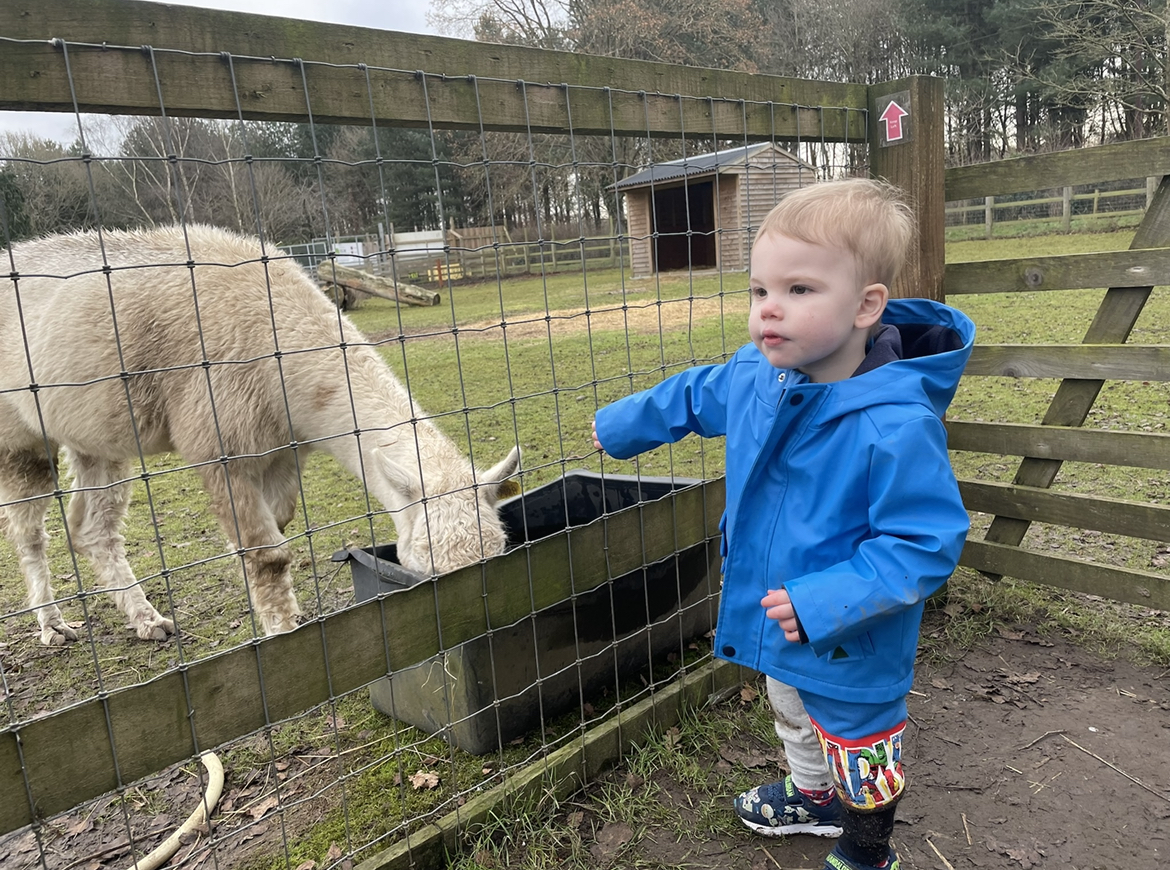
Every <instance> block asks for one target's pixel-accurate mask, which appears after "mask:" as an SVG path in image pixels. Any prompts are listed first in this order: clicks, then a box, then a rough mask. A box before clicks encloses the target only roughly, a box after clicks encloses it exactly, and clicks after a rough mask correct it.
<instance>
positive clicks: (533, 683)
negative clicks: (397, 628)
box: [333, 471, 719, 754]
mask: <svg viewBox="0 0 1170 870" xmlns="http://www.w3.org/2000/svg"><path fill="white" fill-rule="evenodd" d="M698 483H700V481H698V480H692V479H689V478H669V477H640V478H639V477H634V476H629V475H613V474H607V475H605V477H604V478H603V477H602V476H601V475H600V474H597V473H595V472H590V471H572V472H569V473H568V474H566V475H564V477H562V478H561V479H560V480H557V481H554V482H552V483H549V484H546V485H544V486H541V487H538V488H536V489H532V490H529V491H527V492H525V493H524V494H523V495H519V496H516V497H514V498H511V499H508V500H506V501H503V502H501V503H500V515H501V517H502V519H503V522H504V527H505V529H507V532H508V538H509V546H510V547H515V546H519V545H522V544H524V543H530V542H535V541H539V540H541V539H542V538H546V537H548V536H550V535H554V534H557V533H559V532H563V531H564V530H566V529H568V528H574V527H578V526H584V525H587V524H588V523H592V522H596V521H598V520H599V519H600V518H601V516H602V514H603V513H611V514H612V513H614V512H616V511H620V510H622V509H624V508H629V507H633V506H634V505H637V504H639V503H640V502H645V501H654V500H656V499H660V498H663V497H664V496H667V495H669V494H670V493H671V492H673V491H675V490H678V489H683V488H685V487H689V486H692V485H695V484H698ZM637 521H638V519H637V515H636V514H634V515H632V516H631V517H630V522H637ZM396 556H397V553H396V547H395V545H394V544H388V545H385V546H381V547H378V548H376V550H375V549H373V548H368V547H367V548H365V549H360V550H356V549H349V550H341V551H339V552H337V553H335V554H334V555H333V560H334V561H339V562H340V561H344V562H348V563H349V566H350V570H351V573H352V575H353V584H354V592H355V597H356V599H357V601H358V602H362V601H367V600H369V599H371V598H374V597H375V596H378V595H385V594H393V593H394V592H396V591H399V590H402V589H405V588H409V587H410V586H413V585H415V584H417V583H420V582H423V581H424V580H425V579H426V578H424V577H422V576H420V575H418V574H415V573H413V572H411V571H408V570H406V569H405V568H403V567H402V566H401V565H399V564H398V563H397V561H396ZM597 558H598V559H603V558H604V555H603V554H602V553H598V554H597ZM565 570H566V571H567V570H568V565H566V566H565ZM436 582H439V583H442V578H439V579H438V580H437V581H436ZM516 582H517V583H520V584H524V585H525V586H527V584H528V582H529V579H528V577H527V576H526V575H525V576H517V578H516ZM718 589H719V547H718V542H717V541H710V542H706V543H700V544H697V545H694V546H692V547H689V548H688V549H685V550H683V551H681V552H678V553H675V554H674V555H672V556H670V557H668V558H666V559H664V560H662V561H660V562H656V563H654V564H652V565H647V566H645V567H644V568H640V569H638V570H635V571H631V572H630V573H628V574H624V575H622V576H620V577H616V578H614V579H613V580H611V581H610V582H608V583H604V584H602V585H601V586H599V587H598V588H596V589H593V590H591V591H589V592H586V593H583V594H579V595H577V596H576V597H575V598H574V599H569V600H565V601H563V602H561V603H559V604H556V605H553V606H552V607H548V608H544V609H542V610H540V611H539V612H538V613H536V614H534V615H530V616H528V617H526V618H525V619H522V620H520V621H519V622H517V623H515V624H513V625H510V626H507V627H504V628H496V629H495V630H494V631H493V632H492V636H491V638H490V639H489V638H488V637H480V638H476V639H474V640H471V641H468V642H467V643H464V644H461V645H459V646H457V647H455V648H454V649H452V650H449V651H447V652H446V653H445V654H444V655H439V656H435V657H434V658H432V659H429V660H428V661H426V662H423V663H422V664H419V665H417V666H415V667H412V668H407V669H405V670H402V671H399V672H397V673H395V674H394V675H393V676H391V677H386V678H384V679H382V680H379V681H377V682H376V683H374V684H372V685H371V686H370V697H371V700H372V702H373V704H374V706H375V708H377V709H378V710H379V711H381V712H383V713H385V714H387V715H390V716H393V717H394V718H396V719H399V720H401V721H404V722H408V723H410V724H411V725H414V726H415V727H417V728H420V729H422V730H424V731H427V732H428V733H431V734H436V733H442V734H443V735H444V737H446V739H448V740H449V741H451V742H452V743H453V744H454V745H456V746H458V747H460V748H461V749H464V750H466V751H468V752H472V753H475V754H484V753H487V752H491V751H493V750H495V749H497V747H499V746H500V745H502V744H505V743H507V742H509V741H510V740H512V739H514V738H516V737H519V736H522V735H523V734H525V733H527V732H528V731H529V730H531V729H532V728H534V727H536V726H538V725H539V723H540V721H541V719H542V717H543V719H544V720H546V721H548V720H550V719H552V718H555V717H557V716H559V715H561V714H563V713H565V712H567V711H569V710H572V709H577V708H579V706H580V704H581V702H582V700H585V701H588V700H589V699H590V698H596V697H598V696H599V695H601V693H603V692H605V691H606V690H608V693H609V695H610V696H611V697H612V696H613V694H614V691H615V689H616V683H617V682H618V681H619V680H626V679H629V678H631V677H634V676H636V675H637V674H639V673H647V672H648V670H649V667H650V664H651V662H652V661H658V660H660V659H661V658H662V657H664V656H665V655H666V654H667V653H669V652H678V651H679V650H680V645H681V644H685V643H687V642H688V641H690V640H691V639H693V638H695V637H699V636H701V635H703V634H706V633H707V632H708V631H710V629H711V628H713V627H714V621H715V612H716V609H717V600H715V596H716V595H717V593H718ZM391 603H392V602H390V601H388V602H387V604H388V605H390V604H391Z"/></svg>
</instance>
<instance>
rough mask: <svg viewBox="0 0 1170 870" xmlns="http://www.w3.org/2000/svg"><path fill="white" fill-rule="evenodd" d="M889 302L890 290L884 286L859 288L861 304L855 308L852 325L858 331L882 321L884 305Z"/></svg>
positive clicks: (875, 285) (876, 285) (870, 285)
mask: <svg viewBox="0 0 1170 870" xmlns="http://www.w3.org/2000/svg"><path fill="white" fill-rule="evenodd" d="M889 300H890V288H889V287H887V286H886V285H885V284H867V285H866V286H865V287H863V288H861V303H860V304H859V305H858V306H857V318H856V319H855V320H854V321H853V325H854V326H855V327H857V328H858V329H869V328H870V327H871V326H873V325H874V324H875V323H877V322H878V321H879V320H881V319H882V312H883V311H885V310H886V303H887V302H888V301H889Z"/></svg>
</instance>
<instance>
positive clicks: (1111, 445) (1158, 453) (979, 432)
mask: <svg viewBox="0 0 1170 870" xmlns="http://www.w3.org/2000/svg"><path fill="white" fill-rule="evenodd" d="M947 445H948V446H949V447H950V448H951V449H952V450H964V451H970V452H972V453H995V454H999V455H1003V456H1033V457H1036V458H1037V459H1059V460H1061V461H1064V462H1099V463H1102V464H1105V465H1123V466H1128V467H1132V468H1160V469H1170V435H1159V434H1156V433H1151V432H1115V431H1108V430H1103V429H1082V428H1079V427H1074V426H1028V425H1024V424H1021V423H969V422H965V421H962V420H947ZM1167 534H1168V535H1170V532H1168V533H1167Z"/></svg>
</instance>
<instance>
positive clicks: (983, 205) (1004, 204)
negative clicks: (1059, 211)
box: [947, 187, 1146, 224]
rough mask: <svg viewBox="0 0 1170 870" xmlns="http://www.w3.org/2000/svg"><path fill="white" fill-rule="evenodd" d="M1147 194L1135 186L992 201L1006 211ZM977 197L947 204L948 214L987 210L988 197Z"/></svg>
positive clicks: (1102, 214) (1105, 214) (1120, 211)
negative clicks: (958, 203)
mask: <svg viewBox="0 0 1170 870" xmlns="http://www.w3.org/2000/svg"><path fill="white" fill-rule="evenodd" d="M1145 195H1146V188H1144V187H1133V188H1130V189H1128V190H1095V191H1093V192H1092V193H1074V194H1071V195H1070V196H1069V197H1068V199H1067V200H1066V199H1065V198H1064V196H1039V197H1036V198H1034V199H1005V200H995V199H994V197H993V198H992V202H991V207H992V208H993V209H995V210H996V211H1006V210H1007V209H1012V208H1027V207H1029V206H1033V205H1056V204H1057V203H1060V204H1061V205H1063V204H1064V203H1065V202H1069V203H1073V202H1093V203H1094V204H1096V203H1098V202H1100V201H1102V200H1106V201H1107V200H1110V199H1121V198H1123V197H1135V196H1145ZM975 199H976V200H977V201H976V202H975V203H974V204H973V205H951V206H947V214H948V215H951V214H966V213H967V212H972V211H977V212H985V211H986V210H987V206H988V203H987V202H986V199H987V197H976V198H975ZM980 199H982V200H983V201H978V200H980ZM1130 211H1132V210H1131V209H1118V210H1117V211H1103V212H1098V211H1097V210H1096V209H1094V210H1093V212H1091V213H1086V214H1079V215H1077V217H1079V218H1081V217H1094V216H1096V217H1108V216H1109V215H1114V214H1129V213H1130ZM1141 211H1145V209H1144V208H1143V209H1141ZM1044 217H1046V218H1051V217H1053V216H1052V215H1045V216H1044ZM1060 217H1061V216H1060V215H1056V216H1055V219H1056V220H1060ZM1039 219H1040V218H1036V220H1039ZM996 223H997V224H999V223H1014V221H996Z"/></svg>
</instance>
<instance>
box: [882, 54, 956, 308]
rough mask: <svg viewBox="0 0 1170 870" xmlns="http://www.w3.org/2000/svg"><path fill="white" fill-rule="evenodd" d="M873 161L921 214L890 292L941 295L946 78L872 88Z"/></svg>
mask: <svg viewBox="0 0 1170 870" xmlns="http://www.w3.org/2000/svg"><path fill="white" fill-rule="evenodd" d="M869 141H870V152H869V166H870V174H871V175H873V176H874V177H875V178H884V179H885V180H886V181H889V182H890V183H891V184H895V185H897V186H898V187H900V188H902V190H904V191H906V194H907V196H908V197H909V199H910V201H911V202H912V203H913V205H914V212H915V214H916V216H917V218H918V243H917V244H916V245H914V246H912V247H911V250H910V256H909V257H908V258H907V260H906V265H905V266H904V267H903V269H902V274H901V276H899V278H898V280H897V281H896V282H895V284H894V286H893V287H891V288H890V295H891V296H896V297H897V296H901V297H905V296H925V297H928V298H930V299H937V300H939V301H942V299H943V287H942V280H943V262H944V252H943V246H944V244H945V229H946V194H945V193H944V192H943V184H944V180H945V179H944V172H945V168H946V167H945V163H944V157H945V155H944V150H943V81H942V79H940V78H932V77H930V76H911V77H910V78H905V79H899V80H898V81H893V82H884V83H882V84H877V85H871V86H870V88H869Z"/></svg>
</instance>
